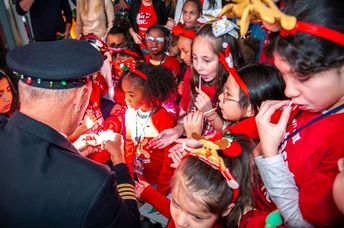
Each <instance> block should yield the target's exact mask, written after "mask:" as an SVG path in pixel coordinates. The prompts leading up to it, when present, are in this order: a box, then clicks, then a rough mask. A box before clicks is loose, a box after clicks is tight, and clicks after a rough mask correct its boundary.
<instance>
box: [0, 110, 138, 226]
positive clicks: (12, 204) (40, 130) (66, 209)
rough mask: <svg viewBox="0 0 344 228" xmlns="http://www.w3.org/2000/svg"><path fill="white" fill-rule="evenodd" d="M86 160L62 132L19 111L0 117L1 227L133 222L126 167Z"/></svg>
mask: <svg viewBox="0 0 344 228" xmlns="http://www.w3.org/2000/svg"><path fill="white" fill-rule="evenodd" d="M112 169H113V171H114V172H116V181H117V182H116V181H115V174H114V172H111V170H110V169H109V168H107V167H106V166H104V165H100V164H97V163H95V162H93V161H91V160H88V159H86V158H84V157H82V156H81V155H79V153H78V151H77V150H76V149H75V148H74V147H73V145H72V144H71V143H70V142H69V141H68V140H67V139H66V138H65V137H64V136H63V135H61V134H60V133H58V132H57V131H55V130H54V129H52V128H50V127H49V126H47V125H45V124H43V123H41V122H38V121H36V120H34V119H32V118H30V117H28V116H26V115H24V114H22V113H20V112H16V113H15V114H14V115H13V116H12V117H11V118H9V119H6V118H4V117H0V227H135V226H139V212H138V210H137V205H136V201H135V200H132V199H130V200H122V198H121V197H120V196H119V193H118V191H117V190H116V184H119V185H120V184H124V185H126V186H129V187H130V186H131V185H132V182H131V180H130V176H129V170H128V167H127V166H126V165H125V164H119V165H116V166H114V167H113V168H112Z"/></svg>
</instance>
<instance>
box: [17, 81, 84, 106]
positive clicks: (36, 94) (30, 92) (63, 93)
mask: <svg viewBox="0 0 344 228" xmlns="http://www.w3.org/2000/svg"><path fill="white" fill-rule="evenodd" d="M77 89H80V88H72V89H45V88H38V87H34V86H29V85H27V84H26V83H24V82H22V81H19V84H18V90H19V98H20V100H21V101H24V100H25V101H27V102H30V101H37V100H42V99H44V100H49V101H51V102H52V103H55V102H59V103H60V102H61V103H63V102H64V101H68V100H69V98H70V96H72V95H74V94H75V93H74V91H75V90H77Z"/></svg>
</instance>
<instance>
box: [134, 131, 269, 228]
mask: <svg viewBox="0 0 344 228" xmlns="http://www.w3.org/2000/svg"><path fill="white" fill-rule="evenodd" d="M221 138H222V137H221ZM225 140H226V139H225ZM220 141H223V139H222V140H220ZM217 142H219V141H217ZM204 145H206V144H204ZM207 145H208V146H209V144H207ZM211 145H214V144H211ZM215 145H216V144H215ZM232 145H236V146H237V147H236V146H232ZM231 147H232V148H235V147H236V148H237V150H236V149H231ZM253 147H254V144H253V142H252V141H250V140H248V139H247V138H246V137H243V136H239V135H238V136H234V141H232V144H231V145H230V146H229V147H227V148H226V149H224V150H223V151H222V152H219V154H218V156H219V160H221V161H223V162H224V163H223V164H224V166H225V168H227V170H229V172H230V173H231V174H232V176H231V179H228V176H227V177H226V176H224V175H223V174H222V173H221V172H220V170H219V168H215V167H212V166H211V165H210V163H211V161H210V158H209V160H208V158H207V157H206V156H204V155H203V156H202V154H201V153H202V152H195V151H196V150H198V151H201V150H202V149H194V150H191V153H190V154H189V153H188V155H187V156H186V157H184V159H183V160H182V162H181V163H180V165H179V166H178V168H177V170H176V172H175V174H174V176H173V179H172V189H171V190H172V191H171V193H172V199H171V200H169V199H167V198H166V197H164V196H162V195H161V194H159V193H158V192H156V191H155V190H154V189H153V188H152V187H151V186H150V185H148V184H147V183H145V182H144V181H139V182H136V184H135V193H136V195H137V197H140V198H141V199H143V200H144V201H147V202H148V203H150V204H152V205H153V206H154V207H155V208H156V209H157V210H158V211H159V212H160V213H162V214H163V215H164V216H166V217H167V218H168V219H169V222H168V225H167V227H168V228H172V227H207V228H211V227H264V225H265V217H266V216H267V213H264V212H260V211H257V210H253V204H252V203H253V202H252V199H251V178H250V177H251V168H250V160H251V159H250V157H251V150H252V149H253ZM203 148H205V147H203ZM208 148H209V147H208ZM225 151H226V152H225ZM234 151H236V152H234ZM238 151H241V152H239V153H237V152H238ZM212 153H213V151H212ZM215 153H217V152H215ZM224 154H227V155H224ZM234 154H236V155H234ZM211 156H213V155H211ZM228 156H231V157H228ZM222 159H223V160H222ZM209 162H210V163H209ZM213 164H214V163H213ZM220 164H221V162H220ZM238 184H239V185H238Z"/></svg>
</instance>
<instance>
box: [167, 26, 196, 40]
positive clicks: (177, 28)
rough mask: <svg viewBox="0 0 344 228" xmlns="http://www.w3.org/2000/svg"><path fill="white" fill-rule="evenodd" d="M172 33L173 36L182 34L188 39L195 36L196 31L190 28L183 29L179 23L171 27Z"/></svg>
mask: <svg viewBox="0 0 344 228" xmlns="http://www.w3.org/2000/svg"><path fill="white" fill-rule="evenodd" d="M172 33H173V35H174V36H180V35H183V36H185V37H187V38H189V39H193V38H195V36H196V32H195V31H193V30H191V29H184V28H183V27H182V26H181V25H180V24H179V23H178V24H177V25H176V26H174V27H173V28H172Z"/></svg>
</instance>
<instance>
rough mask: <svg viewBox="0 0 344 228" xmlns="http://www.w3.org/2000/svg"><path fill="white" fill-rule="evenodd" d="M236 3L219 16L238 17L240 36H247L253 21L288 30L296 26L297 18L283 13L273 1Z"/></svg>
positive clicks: (251, 0)
mask: <svg viewBox="0 0 344 228" xmlns="http://www.w3.org/2000/svg"><path fill="white" fill-rule="evenodd" d="M233 2H234V3H230V4H227V5H226V6H224V7H223V9H222V11H221V13H220V15H219V16H223V15H225V16H226V17H228V18H233V17H238V22H237V24H238V25H239V26H240V35H241V36H245V34H246V33H247V30H248V26H249V24H250V22H251V21H254V20H262V21H263V22H266V23H268V24H276V23H278V24H279V26H280V27H281V28H283V29H286V30H291V29H293V28H295V26H296V18H295V17H293V16H289V15H286V14H284V13H282V12H281V11H280V10H279V9H278V7H277V6H276V5H275V3H274V2H273V1H272V0H233Z"/></svg>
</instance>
